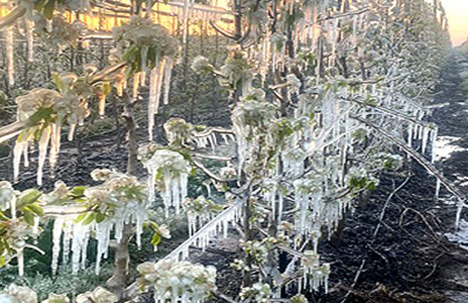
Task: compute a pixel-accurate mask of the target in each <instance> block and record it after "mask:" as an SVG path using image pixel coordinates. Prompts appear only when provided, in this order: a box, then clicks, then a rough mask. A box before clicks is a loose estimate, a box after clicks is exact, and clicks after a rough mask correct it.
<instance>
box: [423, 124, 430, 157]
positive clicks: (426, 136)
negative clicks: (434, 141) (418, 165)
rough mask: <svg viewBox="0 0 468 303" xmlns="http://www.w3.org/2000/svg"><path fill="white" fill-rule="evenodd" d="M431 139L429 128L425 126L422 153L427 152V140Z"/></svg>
mask: <svg viewBox="0 0 468 303" xmlns="http://www.w3.org/2000/svg"><path fill="white" fill-rule="evenodd" d="M428 140H429V128H427V127H424V129H423V131H422V154H423V155H424V154H425V152H426V147H427V141H428Z"/></svg>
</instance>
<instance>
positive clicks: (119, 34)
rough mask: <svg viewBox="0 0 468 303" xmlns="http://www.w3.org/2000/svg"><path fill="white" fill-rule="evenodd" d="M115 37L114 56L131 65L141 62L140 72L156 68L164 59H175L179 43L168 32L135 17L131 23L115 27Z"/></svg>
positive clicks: (149, 21)
mask: <svg viewBox="0 0 468 303" xmlns="http://www.w3.org/2000/svg"><path fill="white" fill-rule="evenodd" d="M113 37H114V40H115V42H116V51H114V55H115V56H118V57H121V58H122V59H124V60H126V61H127V62H129V63H130V64H134V63H135V62H140V64H141V65H140V66H138V68H137V69H138V70H143V71H145V70H146V67H147V66H148V67H155V66H156V63H157V62H158V61H159V60H160V59H161V58H162V57H165V56H166V57H173V56H174V55H175V54H176V53H177V51H178V49H179V42H178V40H177V39H175V38H173V37H171V35H170V34H169V32H168V30H167V29H166V28H165V27H163V26H161V25H159V24H155V23H153V22H151V20H148V19H144V18H142V17H138V16H133V17H131V18H130V22H129V23H127V24H124V25H122V26H117V27H114V29H113Z"/></svg>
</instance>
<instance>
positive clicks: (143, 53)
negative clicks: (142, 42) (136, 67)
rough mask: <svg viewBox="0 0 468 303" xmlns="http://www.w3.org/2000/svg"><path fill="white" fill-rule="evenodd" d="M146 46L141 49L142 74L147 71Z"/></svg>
mask: <svg viewBox="0 0 468 303" xmlns="http://www.w3.org/2000/svg"><path fill="white" fill-rule="evenodd" d="M148 50H149V48H148V46H143V48H142V49H141V53H140V55H141V71H142V72H143V73H146V71H147V67H148V64H147V62H148Z"/></svg>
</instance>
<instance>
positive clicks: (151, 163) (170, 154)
mask: <svg viewBox="0 0 468 303" xmlns="http://www.w3.org/2000/svg"><path fill="white" fill-rule="evenodd" d="M144 165H145V167H146V168H147V169H148V173H149V175H150V176H149V180H148V187H149V188H148V190H149V201H150V202H152V201H153V200H154V198H155V185H156V182H158V187H159V189H160V191H161V196H162V198H163V201H164V205H165V211H166V215H168V211H169V208H170V207H172V206H173V207H174V208H175V211H176V213H179V211H180V206H181V203H182V200H183V199H184V198H185V197H186V196H187V182H188V175H189V173H190V168H191V167H190V163H189V162H188V161H187V160H186V159H185V158H184V156H182V155H181V154H180V153H178V152H175V151H172V150H169V149H158V150H156V152H155V153H154V154H153V156H152V157H151V158H150V159H149V160H147V161H146V162H144Z"/></svg>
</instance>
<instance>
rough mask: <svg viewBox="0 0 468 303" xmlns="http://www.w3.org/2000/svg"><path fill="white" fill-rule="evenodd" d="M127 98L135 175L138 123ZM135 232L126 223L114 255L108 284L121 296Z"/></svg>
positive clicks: (130, 167)
mask: <svg viewBox="0 0 468 303" xmlns="http://www.w3.org/2000/svg"><path fill="white" fill-rule="evenodd" d="M123 98H124V99H125V100H124V102H125V105H124V113H123V116H124V118H125V122H126V126H127V132H128V142H127V153H128V158H127V174H128V175H132V176H135V175H136V172H137V150H138V149H137V136H136V124H135V120H134V103H133V102H132V101H131V99H130V97H129V96H128V95H127V93H124V96H123ZM132 234H133V228H132V225H131V224H127V225H125V228H124V231H123V236H122V240H121V241H120V243H117V244H116V247H115V256H114V273H113V275H112V277H111V278H110V279H109V280H108V281H107V283H106V286H107V287H108V288H109V290H110V291H112V292H114V293H115V294H116V295H118V296H119V297H120V296H122V295H123V293H124V291H125V287H126V286H127V274H128V267H129V263H130V254H129V252H128V244H129V242H130V239H131V237H132Z"/></svg>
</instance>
